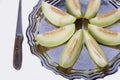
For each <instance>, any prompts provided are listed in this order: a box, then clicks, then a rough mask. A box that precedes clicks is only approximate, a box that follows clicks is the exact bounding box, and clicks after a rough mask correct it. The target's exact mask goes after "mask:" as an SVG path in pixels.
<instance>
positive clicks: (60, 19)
mask: <svg viewBox="0 0 120 80" xmlns="http://www.w3.org/2000/svg"><path fill="white" fill-rule="evenodd" d="M53 9H54V10H53ZM42 12H43V14H44V16H45V17H46V18H47V19H48V20H49V22H51V23H52V24H54V25H55V26H58V27H62V26H65V25H69V24H72V23H74V22H75V21H76V18H75V17H74V16H72V15H70V14H68V13H66V12H64V11H62V10H60V9H59V8H57V7H55V6H53V5H50V4H48V3H47V2H44V1H42ZM57 12H58V13H57Z"/></svg>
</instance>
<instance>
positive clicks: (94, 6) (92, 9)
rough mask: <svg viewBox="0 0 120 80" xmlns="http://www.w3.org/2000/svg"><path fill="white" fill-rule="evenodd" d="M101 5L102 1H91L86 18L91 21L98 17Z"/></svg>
mask: <svg viewBox="0 0 120 80" xmlns="http://www.w3.org/2000/svg"><path fill="white" fill-rule="evenodd" d="M100 5H101V0H90V2H89V4H88V6H87V9H86V12H85V15H84V18H86V19H91V18H93V17H95V16H96V14H97V12H98V10H99V8H100Z"/></svg>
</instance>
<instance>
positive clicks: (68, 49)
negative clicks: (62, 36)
mask: <svg viewBox="0 0 120 80" xmlns="http://www.w3.org/2000/svg"><path fill="white" fill-rule="evenodd" d="M82 40H83V35H82V30H81V29H80V30H78V31H77V32H76V33H75V34H74V35H73V36H72V38H71V39H70V40H69V41H68V43H67V44H66V46H65V48H64V49H63V51H62V53H61V55H60V58H59V65H60V66H61V67H63V68H70V67H72V66H73V65H74V64H75V62H76V61H77V59H78V57H79V55H80V51H81V48H82Z"/></svg>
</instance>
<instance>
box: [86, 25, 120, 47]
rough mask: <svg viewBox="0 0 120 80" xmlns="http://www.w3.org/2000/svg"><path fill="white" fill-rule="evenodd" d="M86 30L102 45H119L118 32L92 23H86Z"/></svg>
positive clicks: (119, 37) (119, 34)
mask: <svg viewBox="0 0 120 80" xmlns="http://www.w3.org/2000/svg"><path fill="white" fill-rule="evenodd" d="M88 31H89V32H90V34H91V35H92V36H93V37H94V38H95V39H96V40H97V41H98V42H99V43H102V44H104V45H119V44H120V33H119V32H115V31H111V30H108V29H104V28H102V27H98V26H95V25H92V24H89V25H88Z"/></svg>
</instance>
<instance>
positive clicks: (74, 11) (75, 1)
mask: <svg viewBox="0 0 120 80" xmlns="http://www.w3.org/2000/svg"><path fill="white" fill-rule="evenodd" d="M66 8H67V12H68V13H70V14H71V15H73V16H75V17H76V18H82V12H81V5H80V1H79V0H66Z"/></svg>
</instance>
